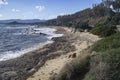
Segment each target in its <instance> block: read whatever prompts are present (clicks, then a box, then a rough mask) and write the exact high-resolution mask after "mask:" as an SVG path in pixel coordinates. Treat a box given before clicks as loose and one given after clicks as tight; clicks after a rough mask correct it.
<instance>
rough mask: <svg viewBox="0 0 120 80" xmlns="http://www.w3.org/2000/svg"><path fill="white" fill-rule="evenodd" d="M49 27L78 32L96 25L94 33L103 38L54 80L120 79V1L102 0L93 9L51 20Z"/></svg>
mask: <svg viewBox="0 0 120 80" xmlns="http://www.w3.org/2000/svg"><path fill="white" fill-rule="evenodd" d="M110 6H112V7H113V9H111V8H110ZM48 24H54V25H59V26H67V27H72V28H75V30H76V29H77V30H81V29H88V28H90V26H92V27H91V28H92V29H90V32H91V33H93V34H95V35H98V36H100V37H102V39H101V40H100V41H98V42H96V43H95V44H94V45H92V46H91V47H90V48H89V49H87V50H85V51H83V52H82V54H83V57H79V58H76V59H75V60H74V61H72V62H71V63H69V64H66V66H65V67H63V69H62V70H61V72H60V73H59V74H58V75H57V76H55V77H53V78H52V80H120V32H119V31H118V30H117V28H116V25H120V0H102V3H100V4H97V5H96V4H95V5H94V6H93V8H92V9H91V8H88V9H85V10H83V11H80V12H77V13H75V14H72V15H65V16H59V17H58V18H57V19H53V20H50V21H48ZM83 24H86V25H83ZM86 26H87V27H86ZM77 30H76V31H77ZM85 54H86V55H87V56H85Z"/></svg>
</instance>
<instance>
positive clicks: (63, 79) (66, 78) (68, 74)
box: [51, 55, 89, 80]
mask: <svg viewBox="0 0 120 80" xmlns="http://www.w3.org/2000/svg"><path fill="white" fill-rule="evenodd" d="M88 71H89V56H88V55H87V56H86V55H83V56H82V57H81V58H76V59H75V60H73V61H72V62H70V63H68V64H66V65H65V66H64V67H63V69H62V70H61V72H60V73H59V74H58V75H57V76H53V77H52V79H51V80H82V79H83V78H84V75H85V74H86V73H87V72H88Z"/></svg>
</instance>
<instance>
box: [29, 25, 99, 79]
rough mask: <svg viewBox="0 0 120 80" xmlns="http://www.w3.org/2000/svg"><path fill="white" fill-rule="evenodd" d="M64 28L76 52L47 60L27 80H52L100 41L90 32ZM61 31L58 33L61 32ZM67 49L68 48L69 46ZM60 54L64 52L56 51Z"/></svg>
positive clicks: (68, 40)
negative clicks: (72, 30) (74, 31)
mask: <svg viewBox="0 0 120 80" xmlns="http://www.w3.org/2000/svg"><path fill="white" fill-rule="evenodd" d="M62 28H63V29H64V30H65V32H63V33H64V36H66V38H67V42H69V44H71V45H72V46H74V48H75V50H72V51H70V52H66V53H65V54H64V55H63V54H61V55H60V56H58V57H55V58H53V59H51V60H47V61H46V62H45V64H44V65H43V66H42V67H41V68H40V69H38V71H37V72H35V73H34V74H33V75H32V76H30V77H29V78H28V79H27V80H51V78H52V77H55V76H57V75H58V74H59V73H60V72H61V70H62V68H63V67H64V66H65V65H66V64H68V63H70V62H71V61H73V60H75V59H76V58H79V56H82V55H84V54H82V51H84V50H85V49H87V48H88V47H90V46H91V45H93V44H94V43H95V42H96V41H98V40H100V38H99V37H98V36H96V35H93V34H90V33H88V32H81V33H80V32H76V33H72V32H71V29H69V28H64V27H62ZM59 29H60V28H59ZM59 29H58V32H59V31H60V30H59ZM58 46H59V45H58ZM66 47H67V48H68V46H66ZM60 52H62V50H58V51H56V54H59V53H60ZM86 55H87V54H86Z"/></svg>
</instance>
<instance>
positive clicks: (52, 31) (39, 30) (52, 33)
mask: <svg viewBox="0 0 120 80" xmlns="http://www.w3.org/2000/svg"><path fill="white" fill-rule="evenodd" d="M32 28H33V29H34V30H35V31H36V33H44V34H47V36H46V37H47V38H48V41H46V42H45V43H40V44H38V45H35V46H33V47H30V48H27V49H23V50H20V51H14V52H13V51H8V52H2V54H0V61H5V60H9V59H13V58H17V57H19V56H21V55H23V54H25V53H28V52H30V51H33V50H36V49H38V48H39V47H41V46H43V45H45V44H49V43H52V42H53V41H51V39H52V38H53V37H61V36H63V34H55V31H56V29H53V28H47V27H44V28H42V27H41V28H35V27H33V26H32ZM19 35H20V34H19Z"/></svg>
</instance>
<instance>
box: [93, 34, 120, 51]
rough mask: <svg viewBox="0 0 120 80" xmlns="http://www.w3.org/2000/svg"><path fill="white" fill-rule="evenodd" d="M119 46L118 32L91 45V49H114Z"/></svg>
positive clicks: (119, 36)
mask: <svg viewBox="0 0 120 80" xmlns="http://www.w3.org/2000/svg"><path fill="white" fill-rule="evenodd" d="M119 47H120V32H118V33H116V34H114V35H112V36H110V37H107V38H105V39H102V40H100V41H98V42H97V43H95V44H94V45H93V48H92V50H93V51H96V52H100V51H101V52H102V51H106V50H110V49H116V48H119Z"/></svg>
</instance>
